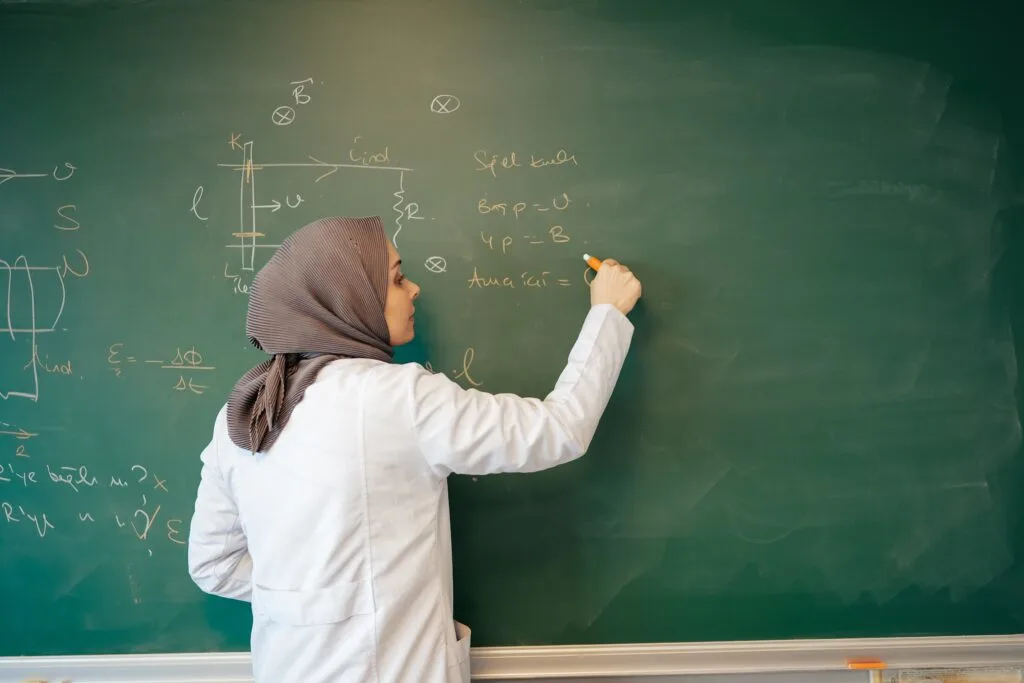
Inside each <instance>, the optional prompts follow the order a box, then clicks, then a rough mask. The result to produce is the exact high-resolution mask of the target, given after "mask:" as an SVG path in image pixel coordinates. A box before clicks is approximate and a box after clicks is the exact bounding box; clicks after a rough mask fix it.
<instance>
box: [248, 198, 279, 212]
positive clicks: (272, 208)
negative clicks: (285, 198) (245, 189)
mask: <svg viewBox="0 0 1024 683" xmlns="http://www.w3.org/2000/svg"><path fill="white" fill-rule="evenodd" d="M252 208H254V209H270V212H271V213H273V212H275V211H277V210H278V209H280V208H281V202H279V201H277V200H276V199H275V200H273V202H272V203H270V204H253V205H252Z"/></svg>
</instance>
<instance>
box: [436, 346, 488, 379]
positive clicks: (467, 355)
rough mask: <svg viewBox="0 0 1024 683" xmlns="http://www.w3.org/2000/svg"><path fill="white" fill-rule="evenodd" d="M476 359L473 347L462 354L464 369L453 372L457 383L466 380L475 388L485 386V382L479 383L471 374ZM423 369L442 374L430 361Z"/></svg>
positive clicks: (453, 377)
mask: <svg viewBox="0 0 1024 683" xmlns="http://www.w3.org/2000/svg"><path fill="white" fill-rule="evenodd" d="M475 358H476V349H474V348H473V347H472V346H469V347H467V348H466V350H465V352H464V353H463V354H462V367H461V368H455V369H453V370H452V371H451V375H452V379H453V380H456V381H457V380H465V381H466V382H467V383H468V384H469V385H470V386H474V387H479V386H483V382H481V381H477V380H476V379H475V378H474V377H473V375H472V374H471V373H470V370H472V368H473V361H474V359H475ZM423 367H424V368H425V369H426V370H428V371H429V372H432V373H435V374H436V373H438V372H440V371H439V370H435V369H434V368H433V366H431V364H430V361H427V362H426V363H424V365H423Z"/></svg>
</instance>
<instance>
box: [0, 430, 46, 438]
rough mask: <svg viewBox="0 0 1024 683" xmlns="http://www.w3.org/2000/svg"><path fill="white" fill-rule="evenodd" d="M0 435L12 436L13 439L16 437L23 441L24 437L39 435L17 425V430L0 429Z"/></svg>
mask: <svg viewBox="0 0 1024 683" xmlns="http://www.w3.org/2000/svg"><path fill="white" fill-rule="evenodd" d="M0 436H13V437H14V438H15V439H18V440H19V441H24V440H26V439H31V438H32V437H33V436H39V435H38V434H33V433H32V432H26V431H25V429H24V428H23V427H19V428H18V430H17V431H10V430H6V431H0Z"/></svg>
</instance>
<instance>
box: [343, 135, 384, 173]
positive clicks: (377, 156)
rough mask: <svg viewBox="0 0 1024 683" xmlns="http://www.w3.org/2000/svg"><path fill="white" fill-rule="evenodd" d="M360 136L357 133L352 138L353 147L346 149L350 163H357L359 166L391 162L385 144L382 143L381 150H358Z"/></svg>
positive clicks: (381, 164) (380, 164)
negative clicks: (382, 147)
mask: <svg viewBox="0 0 1024 683" xmlns="http://www.w3.org/2000/svg"><path fill="white" fill-rule="evenodd" d="M362 138H363V136H362V135H357V136H355V137H354V138H352V144H353V147H351V148H349V150H348V158H349V159H350V160H351V161H352V163H355V164H359V165H361V166H372V165H376V166H383V165H387V164H389V163H390V162H391V156H390V154H389V151H388V146H387V145H384V149H383V150H380V149H378V150H377V151H376V152H374V151H366V150H359V147H360V145H359V141H360V140H361V139H362Z"/></svg>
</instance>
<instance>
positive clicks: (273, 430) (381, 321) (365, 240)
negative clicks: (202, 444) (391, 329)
mask: <svg viewBox="0 0 1024 683" xmlns="http://www.w3.org/2000/svg"><path fill="white" fill-rule="evenodd" d="M388 267H389V264H388V249H387V235H386V234H385V232H384V223H383V221H382V220H381V218H380V217H379V216H372V217H367V218H340V217H330V218H321V219H320V220H317V221H314V222H313V223H310V224H309V225H306V226H305V227H303V228H301V229H300V230H298V231H296V232H295V233H293V234H292V235H291V236H289V237H288V238H287V239H286V240H285V241H284V242H283V243H282V244H281V246H280V247H279V248H278V249H277V251H276V252H275V253H274V255H273V256H272V257H271V258H270V260H269V261H268V262H267V264H266V265H265V266H264V267H263V268H262V269H261V270H260V271H259V273H258V274H257V275H256V278H255V279H254V280H253V283H252V286H251V287H250V289H249V312H248V315H247V317H246V324H245V330H246V334H247V335H248V336H249V340H250V341H251V342H252V344H253V345H254V346H255V347H256V348H258V349H260V350H262V351H265V352H267V353H268V354H270V355H271V358H270V359H268V360H266V361H264V362H262V363H260V364H259V365H257V366H256V367H254V368H252V369H251V370H249V371H248V372H247V373H245V375H243V376H242V378H241V379H239V380H238V382H237V383H236V384H235V387H234V389H233V390H232V392H231V395H230V397H229V398H228V405H227V418H228V433H229V435H230V436H231V441H232V442H233V443H235V444H236V445H237V446H238V447H240V448H244V449H246V450H249V451H253V452H261V451H266V450H268V449H269V448H270V447H271V446H272V445H273V444H274V442H275V441H276V440H277V438H278V436H279V435H280V434H281V430H282V429H284V427H285V425H286V424H287V423H288V419H289V417H291V414H292V410H294V409H295V406H296V405H298V403H299V401H300V400H302V397H303V395H304V394H305V391H306V389H307V388H308V387H309V385H310V384H312V383H313V381H314V380H315V379H316V376H317V373H318V372H319V371H320V370H321V369H322V368H323V367H324V366H325V365H327V364H328V363H330V362H331V361H334V360H337V359H339V358H373V359H377V360H381V361H390V360H391V359H392V358H393V356H394V350H393V348H392V346H391V343H390V334H389V333H388V324H387V320H386V318H385V317H384V305H385V302H386V300H387V291H388V277H389V274H388Z"/></svg>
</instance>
